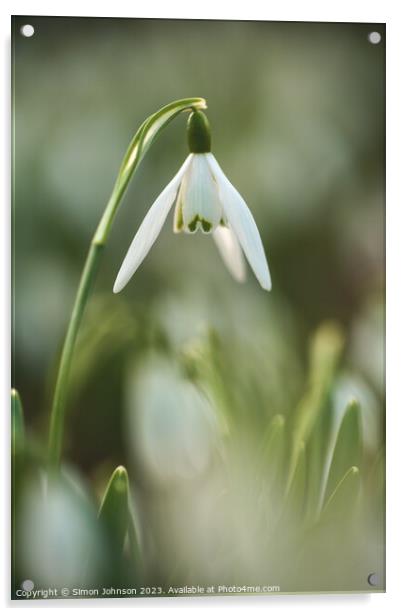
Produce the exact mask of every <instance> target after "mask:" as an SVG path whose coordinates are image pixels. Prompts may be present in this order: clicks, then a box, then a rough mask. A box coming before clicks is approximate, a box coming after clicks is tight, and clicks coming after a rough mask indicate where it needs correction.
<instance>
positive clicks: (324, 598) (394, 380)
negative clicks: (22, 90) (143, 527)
mask: <svg viewBox="0 0 402 616" xmlns="http://www.w3.org/2000/svg"><path fill="white" fill-rule="evenodd" d="M398 5H399V2H398V0H395V2H393V1H392V0H389V1H387V0H381V1H380V0H377V1H376V2H373V1H370V0H366V1H363V0H346V1H345V0H337V2H333V3H328V2H322V0H321V1H312V0H303V2H300V1H297V0H294V1H286V0H282V1H280V2H277V3H268V2H267V3H264V2H263V1H262V0H247V3H246V7H245V6H244V4H243V3H239V4H235V3H233V2H232V3H230V4H229V3H228V2H224V1H219V0H203V1H202V2H200V3H195V2H193V3H189V2H188V1H182V2H179V1H175V0H169V1H168V2H152V3H151V2H146V3H133V2H130V1H125V2H123V1H119V0H113V2H110V3H103V4H102V5H101V4H100V3H99V2H86V1H83V0H79V1H78V0H70V1H69V2H62V1H59V2H57V3H55V2H51V1H50V0H47V1H35V2H27V1H25V2H17V1H16V2H7V0H6V1H5V2H3V3H2V7H1V16H2V17H3V19H2V20H1V30H2V45H3V46H2V49H3V52H4V53H3V60H2V63H1V70H2V84H3V88H2V92H3V93H8V92H9V88H10V85H9V80H10V69H9V61H10V51H9V49H10V15H11V14H17V15H18V14H20V15H29V14H31V15H66V16H68V15H71V16H105V17H108V16H110V17H113V16H114V17H160V18H170V19H172V18H198V19H243V20H249V19H261V20H264V19H267V20H282V21H336V22H347V21H352V22H374V23H378V22H387V225H386V235H387V334H388V335H387V537H388V542H387V593H386V594H374V595H371V596H370V595H287V596H270V597H236V598H233V597H218V598H212V597H210V598H207V599H202V598H200V599H198V598H193V599H191V598H186V599H184V598H183V599H155V600H153V599H145V600H141V599H135V600H134V603H133V602H132V601H130V600H128V601H126V600H108V601H100V600H95V601H91V600H87V601H74V602H73V601H70V602H62V605H61V604H60V603H57V604H55V603H54V602H53V601H52V602H51V601H47V602H35V603H24V606H23V607H21V606H20V604H17V605H16V604H15V603H13V604H11V602H9V601H8V596H9V588H8V580H9V575H8V573H7V571H8V569H9V553H8V551H5V550H3V554H2V558H1V567H2V569H1V577H0V580H1V584H2V602H3V603H4V604H5V606H6V607H8V608H10V607H11V609H17V611H19V610H24V609H26V608H30V609H38V608H39V609H42V608H45V609H46V608H50V609H67V610H74V613H77V612H80V611H81V610H87V609H97V610H98V609H107V610H113V611H114V610H115V609H116V608H123V609H125V608H128V609H135V611H136V612H138V611H139V612H142V611H143V610H147V611H148V610H151V611H152V610H155V609H160V608H163V609H164V610H166V609H174V610H176V609H178V610H180V609H185V610H187V611H192V610H197V609H202V610H205V611H206V610H208V613H214V612H217V611H218V610H219V613H220V614H221V613H222V612H225V611H227V612H229V610H230V612H239V611H241V612H243V611H244V610H250V609H251V610H253V611H254V610H255V611H260V610H261V611H262V610H264V611H267V610H269V611H272V610H274V611H275V612H276V611H280V612H281V613H284V614H287V613H289V614H290V613H292V614H294V612H295V611H297V613H298V614H302V615H303V614H309V615H310V614H312V613H317V614H318V613H320V614H321V613H322V611H323V610H325V613H338V612H339V611H342V612H346V613H347V614H348V613H352V611H353V614H356V615H357V614H359V613H364V614H371V613H372V614H377V613H378V612H379V611H381V612H384V610H385V613H388V612H390V611H391V610H393V609H394V608H395V607H396V606H397V605H398V603H400V601H399V593H398V591H400V590H401V589H402V567H401V560H402V559H401V555H402V541H401V538H402V533H401V530H400V521H401V520H402V507H401V502H402V499H401V498H400V497H399V493H398V492H399V491H398V490H397V486H399V485H400V470H399V469H400V465H401V457H400V450H401V446H400V435H401V434H402V430H401V427H402V426H401V424H402V421H401V416H402V400H401V388H400V387H399V382H400V380H401V369H402V340H401V326H400V316H399V315H401V314H402V301H401V298H402V276H401V265H402V255H401V245H402V238H401V233H402V224H401V211H402V183H401V181H400V177H401V165H402V157H401V140H402V86H401V83H402V82H401V74H402V71H401V61H400V60H401V58H402V27H401V15H400V13H401V11H400V9H399V6H398ZM1 98H2V101H1V104H2V113H1V122H2V131H1V134H2V135H9V132H10V104H9V98H8V95H6V96H4V95H3V96H2V97H1ZM9 147H10V140H9V138H7V139H6V140H5V144H4V143H3V147H2V149H1V153H2V157H3V159H4V160H3V164H2V165H1V176H0V186H2V187H4V188H3V204H2V207H1V208H0V216H1V218H0V229H1V232H2V238H1V279H0V284H1V287H0V293H1V295H0V296H1V298H2V300H3V301H2V304H1V310H2V313H1V314H2V317H3V318H2V319H1V321H0V328H1V329H0V340H1V341H2V342H3V344H2V352H3V355H2V361H1V367H2V369H1V372H0V374H1V385H2V387H1V393H2V402H3V404H2V406H1V408H2V409H3V410H5V416H6V417H7V415H8V414H7V409H8V404H9V382H10V373H9V370H8V369H7V366H8V365H9V321H10V311H9V294H10V291H9V281H10V278H9V273H8V270H9V263H10V259H9V246H10V242H9V225H10V217H9V213H8V212H9V200H10V180H9V177H10V163H9ZM398 317H399V318H398ZM3 417H4V415H3ZM2 421H3V422H4V421H6V422H7V419H6V420H4V418H3V420H2ZM6 425H7V423H6ZM3 426H4V423H3ZM1 433H2V435H3V439H4V440H3V447H2V450H3V451H2V459H3V464H2V470H3V472H2V485H3V488H4V492H3V494H2V497H3V498H2V502H3V503H4V504H3V507H2V508H1V528H2V531H3V533H5V534H6V535H5V536H6V538H5V539H4V535H3V541H2V542H1V545H2V546H4V545H6V546H7V545H9V541H8V540H7V534H9V503H8V496H7V492H6V490H7V489H8V487H9V479H8V473H9V463H8V460H9V455H8V452H9V440H8V430H4V428H3V429H2V430H1ZM148 613H149V612H148Z"/></svg>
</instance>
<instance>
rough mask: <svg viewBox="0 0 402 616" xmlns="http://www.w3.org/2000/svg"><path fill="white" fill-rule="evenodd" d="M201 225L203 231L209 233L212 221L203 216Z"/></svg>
mask: <svg viewBox="0 0 402 616" xmlns="http://www.w3.org/2000/svg"><path fill="white" fill-rule="evenodd" d="M201 226H202V230H203V231H204V233H209V232H210V231H211V229H212V223H210V222H208V220H205V219H204V218H202V219H201Z"/></svg>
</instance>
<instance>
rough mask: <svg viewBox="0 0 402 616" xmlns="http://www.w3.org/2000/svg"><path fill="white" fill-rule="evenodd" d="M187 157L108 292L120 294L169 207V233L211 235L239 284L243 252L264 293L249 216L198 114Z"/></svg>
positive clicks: (261, 261)
mask: <svg viewBox="0 0 402 616" xmlns="http://www.w3.org/2000/svg"><path fill="white" fill-rule="evenodd" d="M188 142H189V149H190V154H189V155H188V157H187V158H186V160H185V161H184V163H183V165H182V166H181V168H180V169H179V171H178V172H177V174H176V175H175V176H174V178H173V179H172V180H171V181H170V182H169V184H168V185H167V186H166V188H165V189H164V190H163V191H162V192H161V194H160V195H159V197H158V198H157V199H156V201H155V202H154V204H153V205H152V206H151V208H150V209H149V211H148V213H147V215H146V216H145V218H144V220H143V222H142V224H141V226H140V228H139V229H138V231H137V233H136V235H135V237H134V239H133V241H132V243H131V246H130V247H129V249H128V252H127V254H126V257H125V259H124V261H123V263H122V266H121V268H120V271H119V273H118V275H117V278H116V281H115V284H114V287H113V291H114V292H115V293H118V292H119V291H121V290H122V289H123V288H124V287H125V286H126V284H127V283H128V281H129V280H130V278H131V277H132V275H133V274H134V273H135V271H136V270H137V268H138V267H139V266H140V265H141V263H142V261H143V260H144V258H145V257H146V255H147V254H148V252H149V250H150V248H151V247H152V245H153V244H154V242H155V240H156V238H157V237H158V235H159V233H160V231H161V229H162V226H163V224H164V222H165V220H166V218H167V215H168V214H169V212H170V210H171V208H172V206H173V204H175V213H174V227H173V228H174V231H175V233H179V232H181V231H184V232H185V233H195V232H196V231H197V230H198V229H200V230H201V232H202V233H212V236H213V238H214V240H215V243H216V245H217V247H218V250H219V252H220V254H221V257H222V259H223V261H224V263H225V264H226V266H227V267H228V269H229V271H230V272H231V274H232V275H233V277H234V278H235V279H236V280H238V281H240V282H242V281H244V280H245V276H246V270H245V263H244V257H243V253H244V255H245V256H246V258H247V260H248V262H249V264H250V266H251V268H252V270H253V271H254V274H255V276H256V278H257V280H258V281H259V283H260V285H261V286H262V288H263V289H266V290H267V291H269V290H270V289H271V277H270V274H269V269H268V263H267V259H266V257H265V253H264V248H263V245H262V242H261V238H260V234H259V232H258V229H257V225H256V223H255V221H254V218H253V216H252V214H251V212H250V210H249V208H248V207H247V205H246V203H245V201H244V200H243V198H242V197H241V195H240V194H239V193H238V191H237V190H236V189H235V187H234V186H233V185H232V184H231V183H230V182H229V180H228V178H227V177H226V175H225V174H224V173H223V171H222V169H221V168H220V166H219V164H218V162H217V160H216V159H215V157H214V155H213V154H212V153H211V151H210V150H211V138H210V131H209V125H208V121H207V118H206V117H205V115H204V114H203V113H202V111H199V110H197V111H194V112H192V113H191V115H190V117H189V121H188Z"/></svg>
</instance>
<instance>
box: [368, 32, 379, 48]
mask: <svg viewBox="0 0 402 616" xmlns="http://www.w3.org/2000/svg"><path fill="white" fill-rule="evenodd" d="M368 40H369V43H371V44H372V45H378V43H380V42H381V34H380V33H379V32H370V34H369V35H368Z"/></svg>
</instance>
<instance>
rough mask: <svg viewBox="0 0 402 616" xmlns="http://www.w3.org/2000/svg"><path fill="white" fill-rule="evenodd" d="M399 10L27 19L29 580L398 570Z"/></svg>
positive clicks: (14, 443)
mask: <svg viewBox="0 0 402 616" xmlns="http://www.w3.org/2000/svg"><path fill="white" fill-rule="evenodd" d="M384 63H385V24H378V23H377V24H370V23H364V24H363V23H361V24H359V23H318V22H317V23H302V22H283V23H282V22H263V21H259V22H253V21H243V22H241V21H207V20H205V21H197V20H193V21H188V20H151V19H149V20H148V19H115V18H113V19H108V18H61V17H34V16H26V17H25V16H15V17H13V18H12V77H13V92H12V94H13V102H12V113H13V143H12V146H13V210H12V211H13V387H14V389H13V390H12V394H11V411H12V426H11V427H12V434H11V437H12V439H11V457H12V460H11V463H12V464H11V467H12V554H11V564H12V597H13V598H14V599H19V600H31V601H32V600H37V599H67V598H68V599H77V598H88V597H91V598H97V599H100V598H111V597H114V598H118V597H122V598H123V597H124V598H127V597H130V598H132V599H134V598H138V597H144V596H147V597H155V596H166V597H174V596H178V595H179V596H189V595H205V596H207V595H229V594H232V595H233V594H234V595H237V594H265V595H272V594H278V593H318V592H340V593H343V592H366V593H370V592H383V591H384V590H385V565H384V550H385V528H384V510H385V496H384V490H385V480H384V464H385V463H384V456H385V434H384V424H385V391H384V385H385V382H384V332H385V328H384V314H385V293H384V289H385V274H384V262H385V256H384V220H385V190H384V181H385V169H384V166H385V148H384V140H385V130H384V129H385V67H384Z"/></svg>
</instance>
